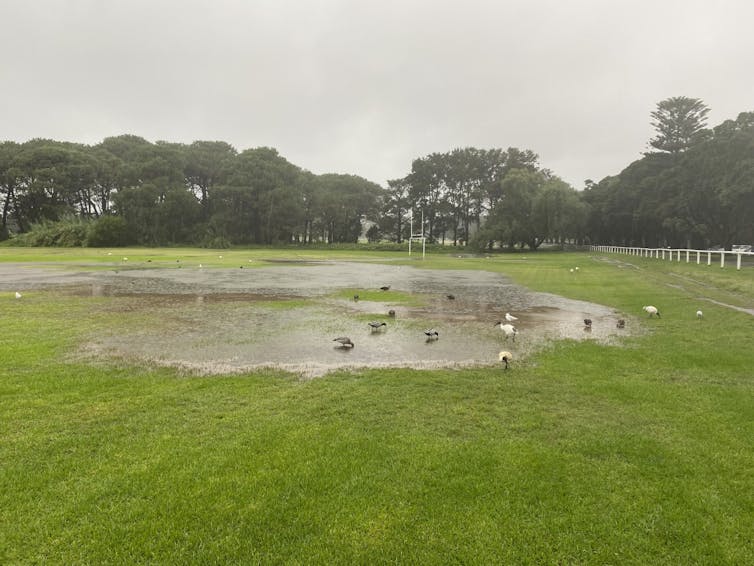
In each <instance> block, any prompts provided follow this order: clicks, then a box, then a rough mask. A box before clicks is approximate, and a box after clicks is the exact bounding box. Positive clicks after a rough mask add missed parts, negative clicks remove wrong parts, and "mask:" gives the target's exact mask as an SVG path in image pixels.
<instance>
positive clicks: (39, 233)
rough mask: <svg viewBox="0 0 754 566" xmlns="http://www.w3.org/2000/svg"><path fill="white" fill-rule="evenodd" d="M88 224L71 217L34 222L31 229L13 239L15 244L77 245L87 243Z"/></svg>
mask: <svg viewBox="0 0 754 566" xmlns="http://www.w3.org/2000/svg"><path fill="white" fill-rule="evenodd" d="M87 229H88V225H87V223H86V222H85V221H83V220H81V219H78V218H75V217H70V218H64V219H62V220H58V221H57V222H49V221H45V222H40V223H39V224H33V225H32V226H31V230H29V231H28V232H26V233H24V234H19V235H18V236H17V237H15V238H14V239H13V245H15V246H30V247H53V246H61V247H77V246H83V245H84V244H85V243H86V235H87Z"/></svg>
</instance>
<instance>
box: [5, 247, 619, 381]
mask: <svg viewBox="0 0 754 566" xmlns="http://www.w3.org/2000/svg"><path fill="white" fill-rule="evenodd" d="M11 269H12V268H11ZM14 273H15V275H14ZM0 281H2V282H3V287H7V286H8V285H13V284H15V285H16V286H17V285H19V284H23V285H25V286H26V287H27V288H30V287H31V288H33V287H40V288H53V289H57V290H58V291H62V292H69V293H75V294H77V295H89V296H93V297H110V298H111V300H110V302H109V303H108V307H107V308H108V309H109V313H110V314H108V316H113V317H118V318H123V319H124V320H128V319H131V318H134V317H145V321H146V322H145V324H144V325H142V326H139V325H135V324H126V325H125V327H127V328H129V329H130V330H128V331H124V330H122V328H123V327H124V325H123V324H114V325H113V327H112V330H111V331H109V332H108V333H106V334H100V335H96V336H91V337H90V339H89V340H88V342H87V344H86V345H85V346H84V348H83V350H84V352H85V353H86V355H87V356H96V357H107V358H109V357H120V358H126V359H129V360H137V361H139V360H143V361H149V362H152V363H158V364H164V365H169V366H176V367H183V368H188V369H192V370H195V371H199V372H202V373H227V372H238V371H246V370H250V369H254V368H259V367H275V368H281V369H285V370H289V371H292V372H296V373H300V374H302V375H304V376H317V375H323V374H325V373H327V372H330V371H333V370H337V369H345V368H363V367H414V368H437V367H463V366H480V365H481V366H489V365H498V364H499V362H498V352H499V351H500V350H501V349H505V350H509V351H511V352H512V353H513V355H514V364H515V363H517V362H519V361H520V360H522V359H524V358H526V356H527V355H528V354H530V353H531V352H532V351H534V350H536V349H537V348H540V347H542V346H543V345H545V344H546V343H547V342H548V341H552V340H557V339H564V338H570V339H576V340H581V339H589V340H598V341H609V340H611V339H612V338H613V337H615V336H619V335H622V334H624V333H625V332H626V331H625V330H623V331H621V330H618V329H616V324H615V323H616V321H617V318H618V317H617V315H616V314H615V313H614V312H613V311H612V309H609V308H607V307H604V306H601V305H596V304H592V303H587V302H582V301H573V300H569V299H565V298H563V297H558V296H555V295H551V294H546V293H536V292H531V291H528V290H526V289H524V288H522V287H519V286H516V285H514V284H512V283H511V282H510V281H509V280H508V279H506V278H505V277H503V276H501V275H499V274H495V273H490V272H485V271H471V270H463V271H460V270H459V271H452V270H424V269H417V268H414V267H410V266H395V265H383V264H371V263H349V262H322V263H315V262H310V263H302V264H292V263H284V264H277V265H270V266H267V267H255V268H253V269H250V268H247V269H217V268H215V269H203V268H200V267H198V266H185V267H183V268H181V269H177V268H146V267H145V268H129V269H128V270H122V269H121V270H117V271H115V270H112V271H96V272H71V273H60V272H51V271H50V270H40V269H23V270H20V271H19V270H18V269H16V272H12V271H10V270H9V268H8V266H4V267H3V268H2V269H0ZM383 285H389V286H390V290H391V292H392V291H399V292H401V294H408V295H412V296H413V297H415V298H416V299H418V303H420V306H407V305H406V304H402V303H401V302H395V303H391V302H390V301H388V300H383V299H382V296H381V293H380V291H379V287H381V286H383ZM350 289H354V290H356V292H357V293H358V292H361V293H362V295H369V297H370V299H372V300H368V301H366V300H359V301H354V300H353V299H352V298H350V294H349V295H348V297H349V298H343V297H344V296H345V295H344V290H350ZM448 295H453V297H454V298H453V299H450V298H448ZM384 296H385V297H389V296H390V295H388V294H384ZM393 296H395V295H393ZM389 310H394V311H395V317H394V318H393V317H389V316H387V313H388V311H389ZM506 312H510V313H512V314H514V315H515V316H517V317H518V319H519V320H518V321H516V322H515V326H516V328H517V329H518V331H519V333H518V335H517V337H516V339H515V341H514V340H513V339H507V340H506V339H505V336H504V334H503V332H502V331H501V330H500V328H499V327H497V326H495V323H496V322H498V321H501V320H503V316H504V314H505V313H506ZM584 318H591V319H592V320H593V326H592V330H591V331H587V330H585V328H584V324H583V319H584ZM370 320H377V321H384V322H386V326H383V327H381V329H380V330H379V331H373V330H372V329H371V328H370V327H369V325H368V322H369V321H370ZM429 328H433V329H436V330H437V332H438V333H439V338H438V339H437V340H429V341H428V340H427V339H426V336H425V334H424V330H426V329H429ZM339 336H348V337H350V338H351V340H352V341H353V342H354V343H355V346H354V347H353V348H342V347H339V344H338V343H337V342H334V341H333V339H334V338H336V337H339Z"/></svg>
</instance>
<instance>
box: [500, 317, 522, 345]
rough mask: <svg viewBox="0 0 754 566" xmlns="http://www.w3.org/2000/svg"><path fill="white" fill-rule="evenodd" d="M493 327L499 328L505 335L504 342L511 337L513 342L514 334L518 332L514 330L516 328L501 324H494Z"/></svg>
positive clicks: (514, 339)
mask: <svg viewBox="0 0 754 566" xmlns="http://www.w3.org/2000/svg"><path fill="white" fill-rule="evenodd" d="M495 326H500V330H502V331H503V333H504V334H505V339H506V340H507V339H508V338H510V337H511V336H513V341H514V342H515V341H516V334H518V330H516V328H515V327H514V326H513V325H512V324H503V323H502V322H496V323H495Z"/></svg>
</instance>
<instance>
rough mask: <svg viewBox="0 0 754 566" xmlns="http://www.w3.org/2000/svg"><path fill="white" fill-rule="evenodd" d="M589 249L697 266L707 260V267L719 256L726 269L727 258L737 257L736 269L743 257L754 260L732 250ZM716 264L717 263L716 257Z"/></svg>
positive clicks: (752, 256) (750, 256)
mask: <svg viewBox="0 0 754 566" xmlns="http://www.w3.org/2000/svg"><path fill="white" fill-rule="evenodd" d="M589 249H590V250H592V251H593V252H604V253H611V254H627V255H635V256H639V257H650V258H655V259H660V260H662V259H664V260H667V261H682V258H685V259H686V263H691V262H692V261H694V260H696V263H697V264H701V263H702V261H703V260H706V264H707V265H712V258H713V257H715V256H716V255H717V256H719V260H720V267H725V260H726V258H734V257H735V260H736V269H741V258H742V257H746V258H754V252H738V251H730V250H689V249H685V248H680V249H679V248H637V247H624V246H589ZM715 263H717V258H716V257H715Z"/></svg>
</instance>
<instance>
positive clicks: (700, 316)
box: [696, 311, 704, 319]
mask: <svg viewBox="0 0 754 566" xmlns="http://www.w3.org/2000/svg"><path fill="white" fill-rule="evenodd" d="M703 316H704V313H703V312H702V311H696V318H698V319H701V318H702V317H703Z"/></svg>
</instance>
